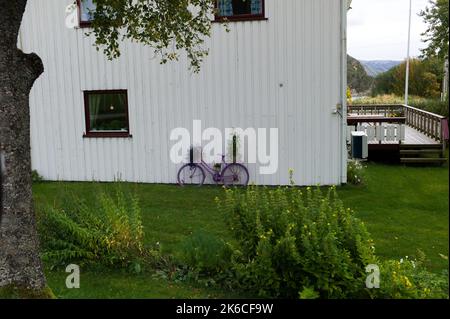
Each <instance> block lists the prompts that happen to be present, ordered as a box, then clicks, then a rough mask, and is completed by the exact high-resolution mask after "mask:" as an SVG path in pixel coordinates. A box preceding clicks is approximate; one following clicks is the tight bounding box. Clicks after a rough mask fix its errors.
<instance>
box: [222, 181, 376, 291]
mask: <svg viewBox="0 0 450 319" xmlns="http://www.w3.org/2000/svg"><path fill="white" fill-rule="evenodd" d="M219 208H220V209H221V210H222V212H223V213H224V215H225V217H226V221H227V224H228V226H229V228H230V230H231V232H232V233H233V235H234V237H235V239H236V241H237V244H236V245H235V248H234V251H233V256H232V261H231V267H232V269H233V271H234V274H235V277H236V278H235V281H236V285H237V286H238V287H239V288H241V289H245V290H248V291H251V292H252V293H257V294H258V295H259V296H261V297H276V298H278V297H283V298H298V297H299V296H300V297H303V298H311V297H314V298H316V297H319V296H320V297H321V298H345V297H356V296H359V295H362V294H363V293H364V292H363V290H364V287H365V283H364V282H365V278H366V274H365V266H366V265H368V264H371V263H374V262H375V256H374V247H373V243H372V240H371V239H370V237H369V234H368V232H367V231H366V228H365V226H364V224H363V223H362V222H361V221H359V220H358V219H357V218H355V217H354V215H353V212H352V211H351V210H349V209H345V208H344V206H343V204H342V202H341V201H340V200H339V199H338V198H337V194H336V191H335V189H334V188H331V189H330V190H329V191H328V193H327V194H325V195H324V194H323V193H322V191H321V190H320V188H316V189H314V190H313V189H311V188H308V189H307V190H306V191H302V190H301V189H299V188H295V187H279V188H276V189H270V188H261V187H256V186H250V187H248V188H247V189H246V190H245V191H243V192H242V191H241V190H239V189H227V190H226V198H225V200H224V201H223V202H219Z"/></svg>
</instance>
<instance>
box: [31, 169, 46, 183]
mask: <svg viewBox="0 0 450 319" xmlns="http://www.w3.org/2000/svg"><path fill="white" fill-rule="evenodd" d="M31 180H32V181H33V183H41V182H43V181H44V178H43V177H42V176H41V175H40V174H39V172H38V171H36V170H32V171H31Z"/></svg>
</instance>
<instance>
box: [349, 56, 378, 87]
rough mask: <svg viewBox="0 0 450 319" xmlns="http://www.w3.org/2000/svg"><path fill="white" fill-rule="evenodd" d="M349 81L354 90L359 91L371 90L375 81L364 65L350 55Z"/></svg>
mask: <svg viewBox="0 0 450 319" xmlns="http://www.w3.org/2000/svg"><path fill="white" fill-rule="evenodd" d="M347 83H348V86H349V87H350V89H351V90H352V91H356V92H358V93H362V92H365V91H367V90H369V89H370V87H371V86H372V83H373V78H372V77H371V76H369V75H368V74H367V72H366V70H365V69H364V66H363V65H362V64H361V63H360V62H359V61H358V60H356V59H355V58H353V57H351V56H350V55H348V56H347Z"/></svg>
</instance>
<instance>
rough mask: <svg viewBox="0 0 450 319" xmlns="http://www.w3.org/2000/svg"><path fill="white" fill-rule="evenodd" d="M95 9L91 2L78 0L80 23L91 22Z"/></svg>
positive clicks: (89, 0)
mask: <svg viewBox="0 0 450 319" xmlns="http://www.w3.org/2000/svg"><path fill="white" fill-rule="evenodd" d="M96 7H97V5H96V4H95V3H93V0H80V12H81V21H83V22H88V21H92V19H93V12H94V11H95V8H96Z"/></svg>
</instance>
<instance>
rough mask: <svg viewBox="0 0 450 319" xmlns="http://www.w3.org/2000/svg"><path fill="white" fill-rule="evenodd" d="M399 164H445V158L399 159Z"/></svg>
mask: <svg viewBox="0 0 450 319" xmlns="http://www.w3.org/2000/svg"><path fill="white" fill-rule="evenodd" d="M400 162H401V163H445V162H447V159H446V158H440V157H439V158H438V157H435V158H432V157H428V158H426V157H423V158H401V159H400Z"/></svg>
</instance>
